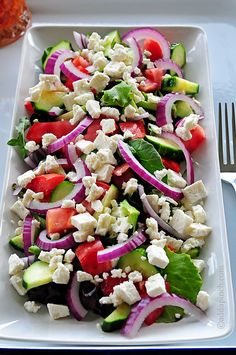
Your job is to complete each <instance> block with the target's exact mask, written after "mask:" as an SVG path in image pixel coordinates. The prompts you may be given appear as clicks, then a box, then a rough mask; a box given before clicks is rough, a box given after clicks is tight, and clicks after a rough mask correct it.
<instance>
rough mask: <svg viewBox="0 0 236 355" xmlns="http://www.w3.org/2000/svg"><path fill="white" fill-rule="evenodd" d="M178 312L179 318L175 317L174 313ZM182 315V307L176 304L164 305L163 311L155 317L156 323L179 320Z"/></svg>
mask: <svg viewBox="0 0 236 355" xmlns="http://www.w3.org/2000/svg"><path fill="white" fill-rule="evenodd" d="M176 314H179V315H180V318H176V317H175V315H176ZM183 315H184V310H183V308H180V307H177V306H165V308H164V311H163V313H162V314H161V315H160V317H159V318H158V319H157V321H156V322H157V323H173V322H177V321H178V320H180V319H181V318H182V317H183Z"/></svg>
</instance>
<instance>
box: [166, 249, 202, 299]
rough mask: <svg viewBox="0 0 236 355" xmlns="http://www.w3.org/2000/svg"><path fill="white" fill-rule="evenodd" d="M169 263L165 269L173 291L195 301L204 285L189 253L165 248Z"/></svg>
mask: <svg viewBox="0 0 236 355" xmlns="http://www.w3.org/2000/svg"><path fill="white" fill-rule="evenodd" d="M165 251H166V254H167V257H168V259H169V264H168V265H167V267H166V268H165V269H164V270H163V273H164V274H166V275H167V279H166V280H167V281H168V282H169V283H170V290H171V293H175V294H176V295H178V296H181V297H184V298H187V299H188V300H190V301H191V302H193V303H195V302H196V298H197V294H198V292H199V291H200V289H201V287H202V278H201V276H200V274H199V272H198V270H197V268H196V267H195V266H194V264H193V262H192V260H191V258H190V256H189V255H187V254H184V253H183V254H177V253H174V252H172V251H171V250H169V249H168V248H165Z"/></svg>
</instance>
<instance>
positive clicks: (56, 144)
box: [48, 117, 93, 154]
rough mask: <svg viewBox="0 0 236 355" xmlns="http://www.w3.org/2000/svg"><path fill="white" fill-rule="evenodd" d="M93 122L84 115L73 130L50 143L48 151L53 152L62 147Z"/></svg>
mask: <svg viewBox="0 0 236 355" xmlns="http://www.w3.org/2000/svg"><path fill="white" fill-rule="evenodd" d="M92 122H93V120H92V118H90V117H85V118H84V119H83V120H82V121H81V122H80V123H79V124H78V126H76V127H75V128H74V129H73V131H71V132H70V133H68V134H67V135H66V136H62V137H61V138H59V139H57V140H56V141H55V142H53V143H51V144H50V145H49V146H48V153H49V154H51V153H54V152H56V151H57V150H59V149H61V148H62V147H64V146H65V145H66V144H68V143H70V142H71V141H73V140H74V139H75V138H76V137H77V136H78V135H79V134H81V133H82V132H83V131H84V130H85V129H86V128H88V126H89V125H90V124H91V123H92Z"/></svg>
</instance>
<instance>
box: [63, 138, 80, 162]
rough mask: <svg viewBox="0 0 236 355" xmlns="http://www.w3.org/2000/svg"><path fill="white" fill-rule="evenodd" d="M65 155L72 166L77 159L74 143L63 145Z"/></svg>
mask: <svg viewBox="0 0 236 355" xmlns="http://www.w3.org/2000/svg"><path fill="white" fill-rule="evenodd" d="M65 156H66V158H67V160H68V163H69V165H70V167H71V168H72V167H73V164H74V163H75V161H76V160H77V159H78V157H79V156H78V154H77V150H76V146H75V144H67V145H66V146H65Z"/></svg>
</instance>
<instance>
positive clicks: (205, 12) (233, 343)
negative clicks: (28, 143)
mask: <svg viewBox="0 0 236 355" xmlns="http://www.w3.org/2000/svg"><path fill="white" fill-rule="evenodd" d="M126 2H128V1H127V0H119V1H114V0H96V2H95V1H94V0H77V1H76V0H67V1H66V2H64V1H62V0H50V1H47V0H41V1H38V0H28V4H29V6H30V8H31V10H32V13H33V23H34V24H36V23H37V24H38V23H47V24H48V23H74V24H76V23H80V24H81V23H83V24H101V23H102V24H114V25H115V24H116V23H124V24H137V25H138V24H142V25H144V24H146V25H147V24H149V25H158V24H178V25H179V24H188V25H190V24H196V25H200V26H202V27H203V28H204V29H205V31H206V33H207V36H208V42H209V57H210V65H211V76H212V84H213V94H214V103H215V114H216V120H217V113H218V103H219V102H222V103H224V102H228V103H231V102H233V101H234V100H235V99H236V85H235V82H236V66H235V58H236V46H235V45H234V43H235V38H236V1H234V0H225V1H224V6H222V1H221V0H198V1H194V0H178V1H176V0H156V1H154V0H145V1H143V0H129V4H128V5H127V4H126ZM21 46H22V40H19V41H18V42H16V43H14V44H12V45H10V46H8V47H5V48H2V49H0V68H1V69H0V148H1V154H0V186H2V184H3V179H4V168H5V163H6V158H7V149H8V147H7V145H6V142H7V140H8V139H9V138H10V125H11V115H12V110H13V104H14V95H15V89H16V82H17V74H18V68H19V60H20V54H21ZM235 101H236V100H235ZM222 187H223V195H224V205H225V215H226V223H227V230H228V240H229V250H230V255H231V268H232V277H233V283H234V287H235V285H236V272H235V270H236V260H235V258H234V255H236V239H235V235H234V234H235V232H234V231H235V230H236V218H235V211H236V196H235V194H234V192H233V189H232V188H231V186H229V185H226V184H223V185H222ZM0 196H1V189H0ZM27 346H28V347H29V348H45V347H48V346H49V345H48V344H46V343H45V344H36V343H28V344H25V343H24V344H23V343H20V342H9V341H3V340H0V348H26V347H27ZM53 347H54V348H55V347H57V345H56V344H54V345H53ZM163 347H164V346H163ZM172 347H174V348H176V347H181V348H183V347H218V348H219V347H236V331H234V332H233V333H232V334H231V335H229V336H228V337H227V338H225V339H221V340H214V341H204V342H196V343H188V344H185V345H181V344H178V345H177V346H174V345H173V346H167V348H172ZM60 348H62V347H60ZM66 348H67V349H68V347H66Z"/></svg>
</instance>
